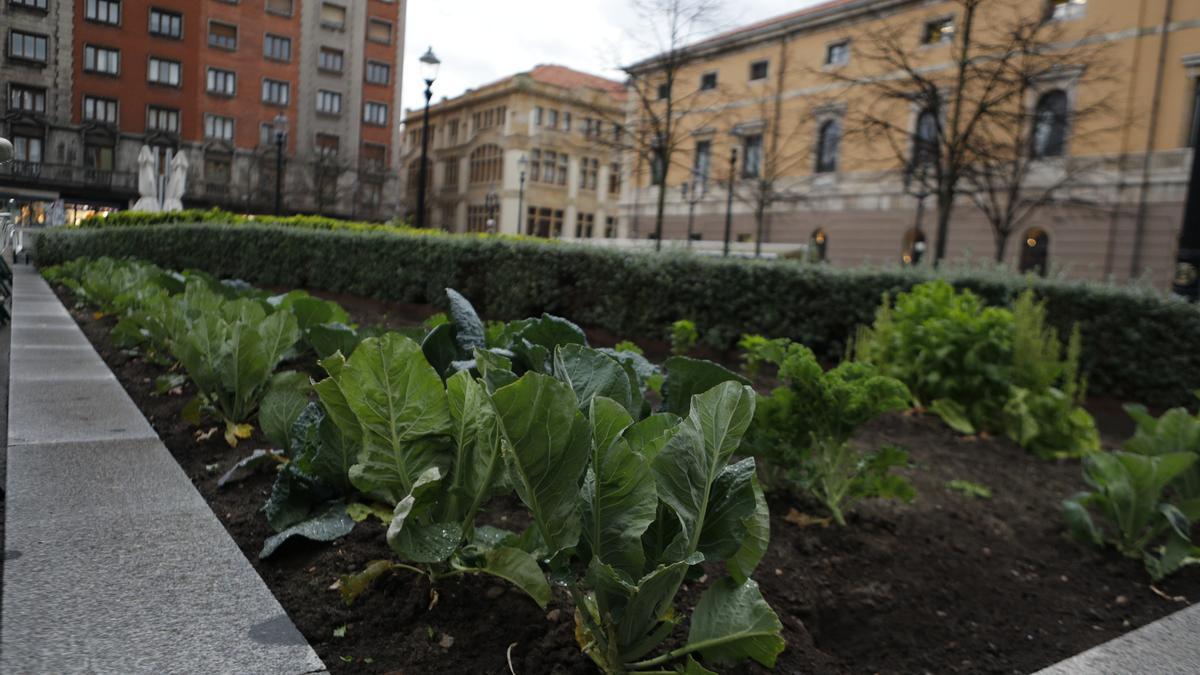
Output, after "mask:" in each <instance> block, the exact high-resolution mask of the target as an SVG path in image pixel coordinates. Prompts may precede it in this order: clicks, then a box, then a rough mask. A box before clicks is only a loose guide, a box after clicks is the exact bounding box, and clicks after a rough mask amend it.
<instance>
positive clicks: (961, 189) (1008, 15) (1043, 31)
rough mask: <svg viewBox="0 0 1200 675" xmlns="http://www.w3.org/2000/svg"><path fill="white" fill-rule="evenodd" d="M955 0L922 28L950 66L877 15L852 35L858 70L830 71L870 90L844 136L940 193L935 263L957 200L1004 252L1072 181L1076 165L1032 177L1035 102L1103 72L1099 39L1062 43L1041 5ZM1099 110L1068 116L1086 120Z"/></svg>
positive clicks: (909, 180)
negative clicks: (1046, 177) (883, 153)
mask: <svg viewBox="0 0 1200 675" xmlns="http://www.w3.org/2000/svg"><path fill="white" fill-rule="evenodd" d="M951 4H952V5H953V6H954V7H956V8H957V11H956V12H954V18H953V19H946V20H943V21H933V22H931V23H929V24H927V25H926V26H925V28H924V32H923V34H922V35H921V39H922V41H923V42H925V43H926V44H939V43H947V44H948V47H949V49H950V55H951V57H950V60H949V63H948V64H946V65H943V64H932V63H930V62H929V61H930V59H929V58H928V54H929V52H927V51H926V50H921V49H919V48H917V45H916V44H914V43H913V40H912V37H913V36H912V33H911V31H910V30H909V29H908V25H907V24H905V23H903V22H888V21H887V20H886V19H884V18H883V17H880V19H881V20H880V21H878V22H875V23H873V24H872V25H870V26H869V27H868V28H866V29H864V30H863V31H862V32H861V33H860V34H856V35H854V36H853V44H854V59H855V62H856V64H857V67H856V68H855V69H854V72H846V71H845V70H837V71H832V72H830V73H827V74H826V76H827V77H828V78H831V79H832V80H834V81H835V82H838V83H841V84H843V85H846V87H847V88H848V89H850V90H856V92H857V94H858V95H859V96H860V97H861V99H862V101H861V103H862V105H855V106H852V108H851V110H850V112H849V113H848V114H847V131H848V133H851V134H855V135H859V136H861V137H862V139H863V140H864V141H865V142H866V144H867V145H868V146H869V147H871V148H872V149H874V150H876V151H878V149H879V148H885V149H886V150H887V151H888V153H889V154H890V155H892V156H893V157H894V158H895V159H896V163H897V164H900V165H901V166H903V167H904V174H905V185H906V187H907V188H908V189H909V190H910V191H912V192H913V193H914V194H919V195H926V194H928V195H930V196H933V197H934V198H935V202H936V206H937V245H936V249H935V254H934V264H935V265H936V264H938V263H939V262H940V261H941V260H943V259H944V258H945V256H946V243H947V240H948V234H949V226H950V222H951V218H952V216H953V215H954V209H955V204H956V201H958V199H959V198H960V197H967V198H969V199H971V200H972V201H973V202H974V203H975V204H976V205H978V206H979V207H980V208H981V209H982V210H983V211H984V213H985V215H986V216H987V217H988V220H989V222H990V223H991V224H992V227H993V229H994V231H995V233H996V243H997V256H1002V254H1003V242H1005V241H1007V238H1008V236H1009V235H1010V234H1011V233H1012V231H1013V230H1014V229H1015V228H1016V227H1017V225H1018V224H1019V223H1020V222H1022V221H1023V220H1024V219H1025V218H1027V217H1028V216H1029V214H1031V213H1032V212H1033V211H1034V210H1036V209H1037V208H1040V207H1041V206H1044V205H1046V204H1049V203H1052V202H1053V201H1054V197H1055V195H1058V194H1059V193H1061V192H1063V191H1064V190H1065V189H1066V188H1067V187H1068V186H1069V185H1070V184H1072V183H1073V182H1074V180H1075V179H1076V178H1077V177H1078V175H1079V172H1077V171H1074V170H1071V171H1063V172H1059V174H1058V175H1057V176H1055V178H1054V180H1051V181H1050V182H1048V183H1046V182H1043V183H1041V184H1039V186H1038V187H1036V188H1035V187H1034V186H1033V185H1032V182H1033V181H1031V180H1030V178H1031V177H1032V174H1033V173H1034V171H1035V170H1036V169H1037V168H1038V166H1039V162H1038V160H1040V159H1042V156H1041V155H1042V154H1045V153H1039V151H1038V150H1037V149H1036V148H1035V141H1036V140H1037V139H1035V138H1034V135H1035V133H1036V129H1037V127H1038V125H1037V124H1036V122H1037V119H1036V115H1037V113H1036V110H1031V109H1030V106H1032V105H1034V104H1035V103H1036V101H1031V100H1029V99H1030V98H1031V96H1032V95H1033V94H1034V93H1035V92H1037V91H1040V90H1042V89H1043V88H1045V87H1046V86H1047V85H1048V83H1049V82H1051V81H1052V79H1057V78H1060V77H1062V76H1064V75H1065V74H1068V73H1070V74H1072V76H1073V77H1075V78H1076V83H1078V78H1082V77H1090V75H1089V72H1098V71H1099V70H1100V68H1099V65H1100V64H1099V63H1098V62H1097V61H1095V59H1096V58H1097V56H1098V53H1099V48H1098V47H1096V46H1095V44H1096V43H1095V42H1094V41H1091V40H1088V39H1083V40H1079V39H1076V40H1075V41H1073V42H1070V43H1067V42H1063V41H1062V40H1063V38H1062V35H1061V31H1060V30H1059V24H1058V23H1057V22H1056V21H1054V20H1053V19H1054V18H1056V17H1054V16H1052V15H1047V14H1045V13H1043V12H1042V11H1040V9H1034V10H1032V11H1033V12H1035V13H1032V14H1031V13H1030V10H1029V9H1028V7H1029V6H1025V7H1022V6H1019V5H1017V4H1014V3H1011V2H1008V1H1007V0H953V1H952V3H951ZM1098 112H1099V110H1098V106H1097V107H1096V108H1095V109H1093V108H1089V109H1088V110H1086V111H1085V110H1075V111H1073V112H1064V113H1061V114H1065V115H1069V116H1070V117H1071V118H1072V119H1074V120H1081V119H1083V118H1084V117H1090V116H1094V115H1095V114H1097V113H1098ZM1076 166H1077V165H1076ZM1039 178H1040V177H1039ZM1030 190H1036V191H1037V194H1036V195H1034V194H1031V193H1030Z"/></svg>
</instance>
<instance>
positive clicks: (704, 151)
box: [692, 141, 712, 194]
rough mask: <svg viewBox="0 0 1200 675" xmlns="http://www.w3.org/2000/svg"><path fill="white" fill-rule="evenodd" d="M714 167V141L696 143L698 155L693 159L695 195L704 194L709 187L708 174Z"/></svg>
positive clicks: (693, 187)
mask: <svg viewBox="0 0 1200 675" xmlns="http://www.w3.org/2000/svg"><path fill="white" fill-rule="evenodd" d="M711 166H712V141H696V155H695V157H693V158H692V183H694V185H693V186H692V189H693V190H694V191H695V192H694V193H693V194H699V193H700V192H703V190H704V186H706V185H708V172H709V169H710V167H711Z"/></svg>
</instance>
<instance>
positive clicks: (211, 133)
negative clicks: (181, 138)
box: [204, 115, 233, 142]
mask: <svg viewBox="0 0 1200 675" xmlns="http://www.w3.org/2000/svg"><path fill="white" fill-rule="evenodd" d="M204 137H205V138H212V139H216V140H219V141H230V142H232V141H233V118H232V117H222V116H220V115H205V116H204Z"/></svg>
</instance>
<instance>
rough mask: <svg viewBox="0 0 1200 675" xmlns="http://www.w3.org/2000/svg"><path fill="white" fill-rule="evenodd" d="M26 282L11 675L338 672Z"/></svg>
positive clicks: (11, 492) (21, 291)
mask: <svg viewBox="0 0 1200 675" xmlns="http://www.w3.org/2000/svg"><path fill="white" fill-rule="evenodd" d="M14 274H15V277H16V278H15V282H14V299H13V325H12V347H11V371H10V372H11V380H10V388H9V427H8V451H7V452H8V475H7V483H6V487H7V502H8V503H7V512H6V514H5V515H6V521H5V522H6V533H5V534H6V540H7V541H6V543H5V554H4V588H3V614H2V621H0V650H2V651H0V672H4V673H83V672H87V673H122V674H126V673H264V674H266V673H270V674H275V673H316V672H323V671H324V665H323V664H322V663H321V660H320V659H319V658H318V657H317V655H316V653H315V652H313V650H312V648H311V647H309V645H308V643H307V642H306V641H305V639H304V637H303V636H302V635H301V634H300V632H299V631H297V630H296V628H295V626H294V625H293V624H292V622H291V620H290V619H288V617H287V615H286V614H285V613H284V611H283V609H282V608H281V607H280V606H279V603H278V602H277V601H276V600H275V597H274V596H273V595H272V594H271V592H270V591H269V590H268V589H267V587H266V585H265V584H264V583H263V581H262V579H260V578H259V576H258V574H257V573H256V572H255V571H254V568H253V567H252V566H251V565H250V563H249V562H248V561H247V560H246V558H245V556H243V555H242V552H241V551H240V550H239V549H238V547H237V545H236V544H234V542H233V540H232V539H231V538H230V537H229V534H228V533H227V532H226V531H225V528H224V527H223V526H222V525H221V523H220V521H218V520H217V518H216V516H215V515H213V513H212V511H211V510H210V509H209V507H208V505H207V504H206V503H205V501H204V499H203V498H202V497H201V496H200V494H199V493H198V492H197V491H196V489H195V488H194V487H193V486H192V483H191V481H190V480H189V479H188V477H187V476H186V475H185V474H184V472H183V470H182V469H180V468H179V465H178V464H177V463H176V462H175V460H174V459H173V458H172V457H171V455H170V453H169V452H167V449H166V448H165V447H164V446H163V444H162V442H161V441H160V440H159V438H158V436H157V435H156V434H155V432H154V429H153V428H151V426H150V424H149V423H148V422H147V421H146V419H145V418H144V417H143V416H142V414H141V412H140V411H139V410H138V409H137V407H136V406H135V405H134V403H133V401H132V400H131V399H130V398H129V396H128V395H127V394H126V393H125V390H124V389H123V388H122V387H121V385H120V383H119V382H118V381H117V379H116V377H115V376H114V375H113V374H112V372H111V371H110V370H109V369H108V368H107V366H106V365H105V364H104V362H103V361H102V360H101V359H100V356H99V355H98V354H97V353H96V352H95V350H93V349H92V347H91V345H90V344H89V343H88V341H87V339H86V338H85V337H84V335H83V333H82V331H80V329H79V327H78V326H76V325H75V323H74V321H73V320H72V319H71V317H70V315H69V314H68V313H67V311H66V310H65V309H64V308H63V306H62V305H61V304H60V303H59V302H58V300H57V299H56V298H55V296H54V294H53V292H52V291H51V290H50V288H49V286H48V285H47V284H46V283H45V282H44V281H43V280H42V279H41V277H39V276H38V275H37V273H36V272H35V271H34V270H33V269H32V268H30V267H28V266H16V268H15V269H14Z"/></svg>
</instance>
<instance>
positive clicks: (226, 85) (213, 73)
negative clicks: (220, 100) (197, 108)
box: [206, 68, 237, 96]
mask: <svg viewBox="0 0 1200 675" xmlns="http://www.w3.org/2000/svg"><path fill="white" fill-rule="evenodd" d="M206 88H207V90H208V93H210V94H218V95H220V96H233V95H234V94H236V93H237V73H235V72H233V71H232V70H221V69H220V68H209V69H208V83H207V85H206Z"/></svg>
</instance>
